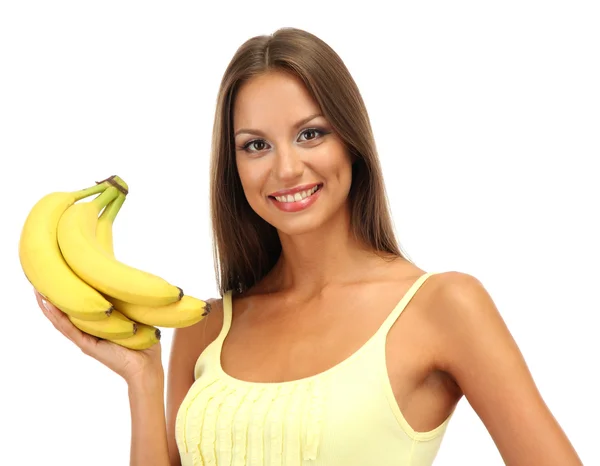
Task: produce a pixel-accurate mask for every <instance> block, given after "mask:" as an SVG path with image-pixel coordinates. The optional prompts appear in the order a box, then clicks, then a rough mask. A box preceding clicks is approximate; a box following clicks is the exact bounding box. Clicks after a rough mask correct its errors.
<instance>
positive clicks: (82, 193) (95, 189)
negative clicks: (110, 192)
mask: <svg viewBox="0 0 600 466" xmlns="http://www.w3.org/2000/svg"><path fill="white" fill-rule="evenodd" d="M108 186H109V185H108V184H104V183H102V184H96V185H94V186H90V187H89V188H85V189H81V190H79V191H75V192H74V193H73V195H74V196H75V201H80V200H81V199H85V198H86V197H90V196H92V195H94V194H98V193H102V192H104V191H105V190H106V189H107V187H108Z"/></svg>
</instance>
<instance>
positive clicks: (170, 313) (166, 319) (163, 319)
mask: <svg viewBox="0 0 600 466" xmlns="http://www.w3.org/2000/svg"><path fill="white" fill-rule="evenodd" d="M108 299H109V300H110V302H111V303H112V304H113V306H114V307H115V309H117V310H119V312H121V313H122V314H124V315H126V316H127V317H129V318H130V319H132V320H135V321H136V322H140V323H143V324H148V325H156V326H158V327H167V328H182V327H189V326H190V325H194V324H195V323H197V322H200V321H201V320H202V319H203V318H204V317H205V316H207V315H208V313H209V312H210V304H209V303H207V302H205V301H202V300H201V299H198V298H194V297H193V296H189V295H184V296H183V297H182V298H181V299H180V300H179V301H177V302H175V303H172V304H167V305H165V306H156V307H151V306H140V305H138V304H132V303H128V302H125V301H121V300H119V299H116V298H110V297H109V298H108Z"/></svg>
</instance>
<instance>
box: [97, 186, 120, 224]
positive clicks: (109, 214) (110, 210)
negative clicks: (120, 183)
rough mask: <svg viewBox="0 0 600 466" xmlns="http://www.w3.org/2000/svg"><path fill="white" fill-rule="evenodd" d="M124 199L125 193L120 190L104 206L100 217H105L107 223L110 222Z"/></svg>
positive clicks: (113, 219)
mask: <svg viewBox="0 0 600 466" xmlns="http://www.w3.org/2000/svg"><path fill="white" fill-rule="evenodd" d="M125 199H126V196H125V194H123V193H121V192H120V193H119V194H118V196H117V197H116V198H115V199H113V200H112V201H111V202H110V204H108V205H107V206H106V209H104V211H103V212H102V215H101V217H102V218H105V219H106V220H107V221H108V222H109V223H111V224H112V223H113V222H114V221H115V218H116V217H117V214H118V213H119V210H121V207H122V206H123V203H124V202H125Z"/></svg>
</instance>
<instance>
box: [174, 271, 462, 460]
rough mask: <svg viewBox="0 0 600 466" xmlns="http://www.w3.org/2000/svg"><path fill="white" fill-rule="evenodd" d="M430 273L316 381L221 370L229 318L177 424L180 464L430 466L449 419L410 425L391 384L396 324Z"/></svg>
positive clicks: (228, 310) (203, 360)
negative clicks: (419, 427)
mask: <svg viewBox="0 0 600 466" xmlns="http://www.w3.org/2000/svg"><path fill="white" fill-rule="evenodd" d="M431 275H433V272H429V273H425V274H423V275H422V276H421V277H419V279H417V280H416V282H415V283H414V284H413V285H412V286H411V287H410V289H409V290H408V292H406V294H405V295H404V296H403V297H402V299H401V300H400V301H399V302H398V303H397V304H396V306H395V307H394V309H393V310H392V312H391V313H390V314H389V316H388V317H387V318H386V319H385V321H384V322H383V324H382V325H381V327H380V328H379V329H378V330H377V332H376V333H375V334H374V335H373V336H372V337H371V338H370V339H369V340H368V341H367V342H366V343H365V344H364V345H363V346H362V347H361V348H360V349H359V350H357V351H356V352H355V353H353V354H352V355H351V356H350V357H348V358H347V359H345V360H343V361H342V362H341V363H339V364H337V365H336V366H334V367H332V368H330V369H328V370H326V371H324V372H321V373H319V374H317V375H314V376H310V377H306V378H303V379H299V380H293V381H288V382H280V383H278V382H273V383H271V382H265V383H259V382H248V381H243V380H240V379H236V378H234V377H232V376H230V375H228V374H227V373H225V372H224V370H223V368H222V366H221V348H222V345H223V341H224V340H225V337H226V336H227V333H228V331H229V328H230V325H231V319H232V297H231V291H228V292H227V293H225V294H224V296H223V312H224V314H223V327H222V329H221V332H220V334H219V336H218V337H217V338H216V339H215V340H214V341H213V342H212V343H211V344H210V345H208V346H207V347H206V349H205V350H204V351H203V352H202V354H201V355H200V357H199V358H198V360H197V362H196V365H195V368H194V378H195V381H194V383H193V385H192V386H191V388H190V390H189V391H188V393H187V395H186V396H185V398H184V400H183V402H182V404H181V406H180V407H179V410H178V412H177V418H176V429H175V430H176V432H175V435H176V441H177V447H178V450H179V454H180V457H181V462H182V466H200V465H215V466H246V465H248V466H263V465H269V466H270V465H273V466H275V465H278V466H299V465H303V466H305V465H311V466H392V465H393V466H430V465H432V464H433V461H434V458H435V457H436V455H437V452H438V449H439V448H440V444H441V441H442V438H443V436H444V433H445V431H446V427H447V425H448V422H449V421H450V418H451V417H452V415H453V413H452V414H450V415H449V416H448V417H447V418H446V420H445V421H444V422H443V423H442V424H440V425H439V426H438V427H436V428H435V429H433V430H430V431H428V432H416V431H415V430H414V429H413V428H412V427H411V426H410V425H409V424H408V422H407V421H406V419H405V418H404V416H403V415H402V412H401V411H400V409H399V407H398V404H397V402H396V399H395V397H394V394H393V391H392V387H391V384H390V381H389V379H388V373H387V367H386V358H385V342H386V336H387V333H388V331H389V329H390V328H391V327H392V325H393V323H394V322H395V321H396V319H398V317H399V316H400V314H401V313H402V311H403V310H404V308H405V307H406V305H407V304H408V303H409V302H410V300H411V298H412V297H413V296H414V294H415V293H416V292H417V291H418V289H419V288H420V286H421V285H422V284H423V283H424V282H425V280H427V278H428V277H429V276H431Z"/></svg>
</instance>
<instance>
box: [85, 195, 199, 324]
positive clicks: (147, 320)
mask: <svg viewBox="0 0 600 466" xmlns="http://www.w3.org/2000/svg"><path fill="white" fill-rule="evenodd" d="M124 202H125V196H124V195H121V194H120V195H119V196H118V197H117V198H116V199H114V200H113V201H112V202H111V203H110V204H109V205H108V206H107V207H106V208H105V209H104V211H103V212H102V214H100V218H99V219H98V225H97V226H96V239H97V240H98V243H100V246H101V247H102V249H103V250H104V251H105V252H106V253H107V254H110V255H111V256H112V257H114V246H113V235H112V233H113V223H114V220H115V218H116V217H117V214H118V213H119V210H120V209H121V207H122V205H123V203H124ZM106 298H107V299H108V300H109V301H110V302H111V303H112V304H113V306H115V309H117V310H118V311H120V312H121V313H123V314H124V315H125V316H127V317H129V318H130V319H132V320H134V321H136V322H139V323H142V324H147V325H151V326H159V327H170V328H180V327H188V326H190V325H193V324H195V323H197V322H199V321H201V320H202V319H203V318H204V317H205V316H206V315H207V314H208V311H209V310H210V305H209V303H206V302H205V301H202V300H200V299H198V298H194V297H193V296H188V295H185V296H183V297H182V298H181V299H180V300H179V301H176V302H174V303H172V304H167V305H164V306H144V305H139V304H132V303H129V302H126V301H122V300H120V299H117V298H113V297H111V296H106Z"/></svg>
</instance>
